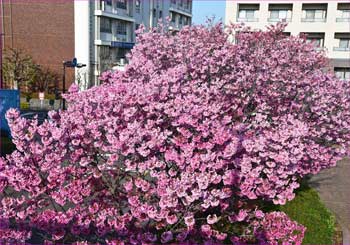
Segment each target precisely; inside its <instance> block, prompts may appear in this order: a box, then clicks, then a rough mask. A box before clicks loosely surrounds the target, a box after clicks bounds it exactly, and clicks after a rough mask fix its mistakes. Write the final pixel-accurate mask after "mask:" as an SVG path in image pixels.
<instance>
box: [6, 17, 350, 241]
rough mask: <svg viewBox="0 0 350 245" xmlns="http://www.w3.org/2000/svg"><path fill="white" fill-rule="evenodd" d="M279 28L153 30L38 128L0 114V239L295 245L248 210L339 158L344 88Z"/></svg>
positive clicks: (287, 223) (289, 192)
mask: <svg viewBox="0 0 350 245" xmlns="http://www.w3.org/2000/svg"><path fill="white" fill-rule="evenodd" d="M283 28H284V26H283V25H281V24H279V25H277V26H271V27H269V28H268V30H267V31H257V32H250V30H249V28H245V27H241V26H234V25H232V26H228V27H226V29H223V26H222V25H221V24H218V25H213V26H211V27H203V26H192V27H185V28H183V29H182V30H181V31H180V32H178V33H177V34H176V35H174V33H171V32H168V31H166V28H165V29H164V27H163V26H159V27H158V28H154V29H152V30H151V31H150V32H144V33H141V34H140V35H139V36H138V38H137V45H136V46H135V47H134V49H133V50H132V52H131V54H130V57H129V58H130V64H128V65H127V66H126V69H125V71H124V72H119V71H116V72H106V73H105V74H104V75H103V76H102V79H103V81H104V83H103V84H102V85H101V86H99V87H94V88H91V89H89V90H87V91H83V92H79V91H78V89H77V86H76V85H73V86H72V87H71V89H70V91H69V93H68V94H67V95H66V99H67V101H68V104H69V107H68V109H67V110H66V111H59V112H55V111H52V112H50V120H47V121H45V122H44V123H43V124H41V125H38V122H37V120H27V119H23V118H21V117H20V115H19V112H18V111H16V110H9V111H8V112H7V119H8V121H9V125H10V127H11V134H12V137H13V142H14V143H15V144H16V148H17V149H16V151H15V152H13V153H12V154H11V155H7V156H6V158H3V159H1V160H0V171H1V172H0V190H1V194H0V220H2V221H3V222H4V223H6V224H8V225H6V226H3V227H4V228H2V227H0V241H5V242H8V241H10V242H11V241H16V242H21V241H24V240H26V241H27V240H28V239H29V237H30V235H31V234H30V232H31V231H33V230H34V231H35V232H36V233H39V234H41V237H43V240H45V241H46V243H48V244H49V243H50V242H59V243H80V242H81V241H86V242H88V243H96V244H97V243H109V244H119V243H122V242H125V243H126V244H130V243H131V244H141V243H144V244H147V243H148V244H152V243H174V242H177V243H185V242H187V243H190V244H193V243H204V242H207V243H208V244H210V243H216V244H217V243H226V242H232V243H240V242H248V243H252V242H256V243H262V244H266V243H270V244H276V243H277V242H280V241H283V242H285V243H286V244H288V243H293V242H294V243H295V244H300V243H301V241H302V237H303V234H304V231H305V229H304V228H303V227H302V226H300V225H298V224H296V223H295V222H293V221H291V220H289V218H288V217H287V216H286V215H285V214H283V213H278V212H275V213H265V212H264V211H263V210H261V207H260V206H259V203H261V201H262V200H263V201H267V202H273V203H275V204H285V203H286V202H287V201H289V200H292V199H293V198H294V195H295V194H294V190H295V189H297V188H298V186H299V184H298V183H299V181H300V179H301V178H303V177H304V176H305V175H307V174H316V173H318V172H319V171H320V170H322V169H324V168H329V167H331V166H334V165H335V164H336V162H337V161H338V160H339V159H341V158H342V157H343V156H345V155H346V154H347V153H348V149H349V146H348V142H350V141H349V139H350V132H349V128H350V127H349V123H350V93H349V92H350V87H349V86H350V85H349V84H350V83H344V82H342V81H339V80H337V79H336V78H335V77H334V75H333V74H330V73H326V72H325V66H326V65H327V60H326V58H325V57H324V54H322V53H320V52H318V51H316V50H314V48H313V47H312V45H310V44H308V43H307V42H306V41H305V40H304V39H302V38H299V37H285V36H284V35H283ZM141 32H142V30H141ZM233 33H235V36H236V38H237V40H238V42H237V43H232V42H230V41H229V40H230V35H232V34H233ZM21 232H22V233H21ZM20 234H22V235H20ZM33 236H34V235H33Z"/></svg>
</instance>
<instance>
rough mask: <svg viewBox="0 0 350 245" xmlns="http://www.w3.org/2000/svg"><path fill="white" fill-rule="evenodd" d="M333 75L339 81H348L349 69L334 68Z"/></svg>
mask: <svg viewBox="0 0 350 245" xmlns="http://www.w3.org/2000/svg"><path fill="white" fill-rule="evenodd" d="M334 73H335V75H336V76H337V78H339V79H340V80H347V81H349V80H350V68H349V67H335V68H334Z"/></svg>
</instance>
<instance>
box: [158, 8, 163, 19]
mask: <svg viewBox="0 0 350 245" xmlns="http://www.w3.org/2000/svg"><path fill="white" fill-rule="evenodd" d="M161 18H163V12H162V10H159V19H161Z"/></svg>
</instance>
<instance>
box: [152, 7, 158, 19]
mask: <svg viewBox="0 0 350 245" xmlns="http://www.w3.org/2000/svg"><path fill="white" fill-rule="evenodd" d="M152 12H153V13H152V14H153V18H157V10H156V9H153V11H152Z"/></svg>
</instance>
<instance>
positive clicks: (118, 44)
mask: <svg viewBox="0 0 350 245" xmlns="http://www.w3.org/2000/svg"><path fill="white" fill-rule="evenodd" d="M134 45H135V43H128V42H116V41H112V42H111V46H112V47H114V48H127V49H132V48H133V47H134Z"/></svg>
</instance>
